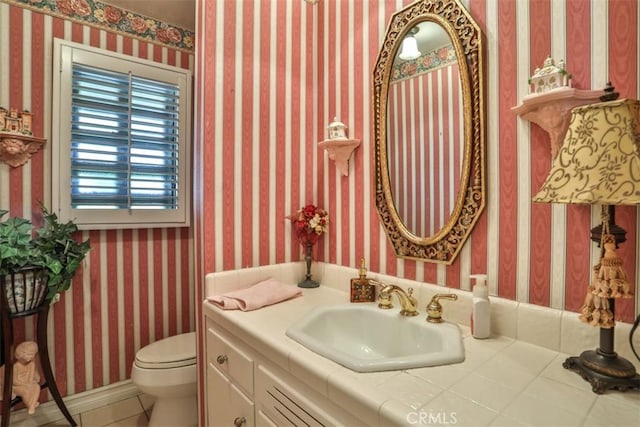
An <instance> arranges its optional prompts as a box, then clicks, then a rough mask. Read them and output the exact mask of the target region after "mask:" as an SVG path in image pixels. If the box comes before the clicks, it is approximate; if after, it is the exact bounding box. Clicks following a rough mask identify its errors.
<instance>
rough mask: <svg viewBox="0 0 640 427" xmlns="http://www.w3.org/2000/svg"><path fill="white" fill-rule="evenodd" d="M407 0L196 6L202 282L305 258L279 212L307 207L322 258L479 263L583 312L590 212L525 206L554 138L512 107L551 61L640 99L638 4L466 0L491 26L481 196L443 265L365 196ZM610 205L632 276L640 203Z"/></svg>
mask: <svg viewBox="0 0 640 427" xmlns="http://www.w3.org/2000/svg"><path fill="white" fill-rule="evenodd" d="M408 3H409V1H408V0H407V1H404V0H385V1H382V0H379V1H376V0H371V1H363V0H320V1H319V2H318V3H317V4H315V5H311V4H309V3H306V2H304V1H296V0H274V1H268V2H243V1H239V2H200V3H199V6H198V13H199V14H198V16H199V17H198V23H199V29H198V31H197V39H198V40H199V43H200V44H199V48H200V49H199V51H198V54H197V71H196V73H197V75H198V85H199V87H198V89H197V92H198V96H199V100H198V102H197V107H196V109H197V113H196V114H197V116H198V117H199V119H200V123H198V124H196V126H199V129H198V131H197V132H196V134H197V135H198V136H199V141H197V149H196V159H198V160H197V162H200V167H198V166H196V168H195V169H196V171H197V172H196V173H197V175H198V178H197V181H198V183H197V186H198V187H197V188H196V194H197V196H196V197H197V198H198V199H199V201H198V203H199V206H198V207H197V209H196V218H197V221H196V223H197V230H196V251H197V253H198V256H197V262H198V263H199V265H198V269H197V271H198V274H197V277H198V278H199V280H202V279H201V278H202V277H203V276H204V273H206V272H210V271H218V270H223V269H231V268H240V267H246V266H256V265H265V264H271V263H274V262H282V261H290V260H297V259H300V255H301V254H300V248H299V245H297V243H296V242H295V240H294V238H293V237H292V235H291V231H290V227H289V224H288V222H287V221H286V219H285V217H286V215H288V214H290V213H291V212H293V211H294V210H296V209H298V208H299V207H300V206H301V205H303V204H305V203H316V204H319V205H321V206H322V207H324V208H325V209H327V210H328V211H329V214H330V217H331V224H330V231H329V234H328V236H325V238H324V240H323V242H322V244H320V245H319V247H318V248H316V253H315V254H314V256H315V257H316V259H318V260H322V261H326V262H331V263H337V264H339V265H344V266H351V267H357V266H358V264H359V260H360V258H365V259H366V260H367V264H368V265H369V267H370V269H371V271H376V272H383V273H387V274H391V275H396V276H398V277H405V278H410V279H416V280H420V281H426V282H431V283H438V284H441V285H443V286H448V287H454V288H462V289H469V288H470V281H469V274H472V273H483V272H486V273H487V274H488V276H489V285H490V290H491V293H492V294H494V295H499V296H501V297H504V298H508V299H513V300H517V301H523V302H530V303H533V304H537V305H541V306H548V307H553V308H558V309H567V310H571V311H577V310H578V308H579V306H580V305H581V303H582V300H583V298H584V294H585V289H586V286H587V284H588V283H589V280H590V274H591V266H592V265H593V264H594V263H595V262H596V261H597V258H598V255H599V251H598V249H597V247H596V246H595V244H592V243H591V242H590V240H589V229H590V228H591V227H593V226H595V225H597V224H598V221H599V208H598V207H593V208H590V207H589V206H563V205H548V204H534V203H532V202H531V197H532V195H533V194H535V192H536V191H537V189H538V187H539V186H540V185H541V183H542V181H543V180H544V178H545V177H546V174H547V172H548V171H549V169H550V165H551V154H550V145H549V136H548V135H547V134H546V133H545V132H544V131H543V130H542V129H540V128H539V127H537V126H536V125H531V124H530V123H529V122H527V121H525V120H522V119H520V118H518V117H517V116H516V115H515V114H514V113H513V112H512V111H511V108H512V107H514V106H516V105H517V104H518V102H519V100H520V99H521V98H522V97H523V96H524V95H526V94H528V92H529V88H528V85H527V79H528V77H529V76H530V75H531V74H532V73H533V70H534V69H535V68H536V67H538V66H540V65H541V64H542V63H543V61H544V60H545V59H546V58H547V56H549V55H551V57H553V58H554V59H556V61H557V60H560V59H564V60H565V62H566V64H567V67H568V69H569V71H570V72H571V73H572V74H573V85H574V87H576V88H581V89H598V88H603V87H604V85H605V83H606V82H607V80H611V81H612V82H613V83H614V85H615V86H616V88H617V90H618V91H619V92H620V93H621V96H622V97H630V98H638V97H640V87H639V80H640V78H639V77H638V76H639V74H638V71H639V70H638V63H639V60H640V54H639V47H640V43H639V41H638V39H639V33H638V23H639V22H640V17H639V14H640V8H639V4H638V1H637V0H591V1H589V0H558V1H556V0H554V1H550V0H535V1H529V0H517V1H513V0H465V1H463V3H464V4H465V5H466V6H467V8H468V10H469V11H470V13H471V14H472V16H473V17H474V18H475V19H476V20H477V21H478V23H479V24H480V26H481V28H482V29H483V31H484V33H485V36H486V47H487V61H486V63H487V70H486V73H485V77H486V80H487V93H486V98H485V104H486V107H487V129H488V135H487V171H488V172H487V183H488V189H487V200H488V203H487V209H486V210H485V213H484V215H483V216H482V217H481V218H480V220H479V222H478V224H477V225H476V228H475V229H474V232H473V233H472V235H471V238H470V240H469V241H468V243H467V244H466V245H465V247H464V248H463V249H462V251H461V253H460V256H459V258H458V259H457V260H456V262H454V263H453V264H452V265H450V266H444V265H436V264H431V263H423V262H420V261H415V260H405V259H398V258H397V257H396V256H395V255H394V254H393V251H392V249H391V247H390V245H389V243H388V242H387V238H386V236H385V234H384V232H383V230H382V229H381V227H380V224H379V220H378V216H377V213H376V210H375V206H374V203H373V200H372V185H373V180H372V169H373V168H372V164H371V159H372V145H373V140H372V132H371V127H372V119H373V117H372V114H371V104H370V102H371V70H372V67H373V65H374V64H375V61H376V58H377V53H378V49H379V47H380V45H381V42H382V40H383V38H384V34H385V31H386V25H387V22H388V20H389V18H390V16H391V14H392V13H393V12H394V11H395V10H397V9H399V8H401V7H402V6H403V5H406V4H408ZM334 117H338V118H339V119H340V120H341V121H343V122H344V123H345V124H346V125H347V126H348V127H349V135H350V137H353V138H359V139H361V141H362V142H361V145H360V147H359V148H358V149H357V150H356V151H355V153H354V155H353V157H352V158H351V161H350V166H349V167H350V171H349V176H347V177H343V176H342V175H340V173H339V171H337V170H336V168H335V166H334V164H333V162H332V161H330V160H329V159H328V157H327V154H326V153H325V152H323V151H322V150H319V149H318V146H317V142H318V141H321V140H323V139H324V138H326V126H327V124H328V123H329V122H330V121H332V119H333V118H334ZM617 213H618V215H617V221H618V223H619V224H620V225H621V226H623V227H624V228H626V229H627V231H628V234H627V239H628V241H627V242H626V243H625V244H624V245H623V246H622V247H621V249H620V250H619V254H620V255H621V256H622V257H623V259H624V261H625V265H626V268H627V273H628V275H629V276H630V280H631V281H632V282H633V283H635V282H636V278H638V277H639V268H640V262H637V261H638V248H639V240H640V237H639V235H638V222H639V221H640V219H639V216H638V210H637V208H632V207H621V208H619V209H618V211H617ZM198 290H199V291H200V292H202V291H201V290H202V286H198ZM200 296H202V295H200ZM638 301H639V299H638V297H636V298H635V299H633V300H626V301H621V302H619V303H618V305H617V317H620V318H622V319H623V320H626V321H631V320H632V319H633V317H634V313H635V312H637V308H636V307H637V306H638V305H639V302H638Z"/></svg>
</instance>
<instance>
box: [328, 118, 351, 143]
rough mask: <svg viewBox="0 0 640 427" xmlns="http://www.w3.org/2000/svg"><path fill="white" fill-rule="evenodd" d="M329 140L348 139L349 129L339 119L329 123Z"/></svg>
mask: <svg viewBox="0 0 640 427" xmlns="http://www.w3.org/2000/svg"><path fill="white" fill-rule="evenodd" d="M328 129H329V139H347V127H346V126H345V125H344V123H342V122H341V121H339V120H338V118H337V117H334V118H333V121H332V122H331V123H329V127H328Z"/></svg>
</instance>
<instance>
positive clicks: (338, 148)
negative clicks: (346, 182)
mask: <svg viewBox="0 0 640 427" xmlns="http://www.w3.org/2000/svg"><path fill="white" fill-rule="evenodd" d="M359 145H360V140H359V139H325V140H324V141H320V142H319V143H318V147H320V148H324V149H325V150H326V151H327V153H328V154H329V158H330V159H331V160H333V161H335V162H336V167H337V168H338V170H339V171H340V172H341V173H342V175H343V176H347V175H349V158H350V157H351V153H353V151H354V150H355V149H356V148H358V146H359Z"/></svg>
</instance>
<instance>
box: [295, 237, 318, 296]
mask: <svg viewBox="0 0 640 427" xmlns="http://www.w3.org/2000/svg"><path fill="white" fill-rule="evenodd" d="M312 248H313V244H312V243H311V242H307V243H306V244H305V254H304V260H305V262H306V263H307V276H306V278H305V279H304V280H303V281H302V282H300V283H298V286H299V287H301V288H317V287H318V286H320V283H318V282H316V281H315V280H312V279H311V261H312V258H311V249H312Z"/></svg>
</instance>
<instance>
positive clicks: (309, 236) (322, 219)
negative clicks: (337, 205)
mask: <svg viewBox="0 0 640 427" xmlns="http://www.w3.org/2000/svg"><path fill="white" fill-rule="evenodd" d="M289 219H290V220H291V223H292V224H293V228H294V231H295V232H296V235H297V236H298V240H300V243H301V244H303V245H306V244H307V243H311V244H312V245H313V244H315V243H316V242H317V241H318V239H319V238H320V236H321V235H322V233H326V232H327V230H328V229H329V214H328V213H327V211H325V210H324V209H321V208H319V207H317V206H315V205H306V206H304V207H302V208H301V209H300V210H299V211H298V212H296V213H295V214H293V215H291V216H290V217H289Z"/></svg>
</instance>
